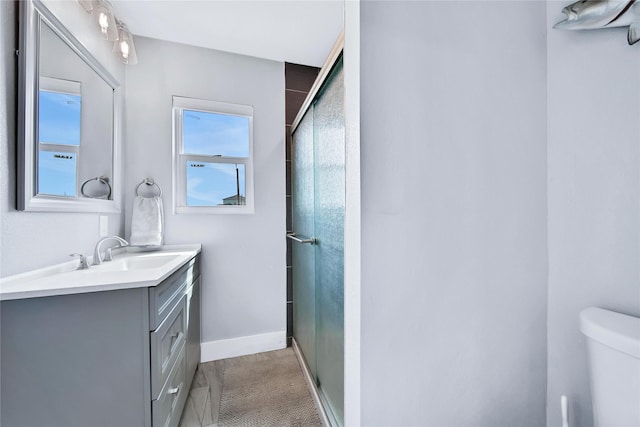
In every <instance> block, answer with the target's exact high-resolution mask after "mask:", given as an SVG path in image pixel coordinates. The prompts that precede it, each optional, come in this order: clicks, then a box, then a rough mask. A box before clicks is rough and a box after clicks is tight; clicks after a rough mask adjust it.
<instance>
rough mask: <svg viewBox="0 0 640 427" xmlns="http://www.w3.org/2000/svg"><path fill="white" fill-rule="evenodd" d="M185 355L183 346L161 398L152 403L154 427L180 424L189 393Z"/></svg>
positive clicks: (172, 426) (169, 426) (173, 426)
mask: <svg viewBox="0 0 640 427" xmlns="http://www.w3.org/2000/svg"><path fill="white" fill-rule="evenodd" d="M184 354H185V351H184V345H183V346H182V349H181V351H180V353H179V357H178V359H177V361H176V363H175V364H174V365H173V369H172V370H171V374H170V375H169V378H168V380H167V382H166V383H165V384H164V387H163V388H162V391H161V393H160V396H158V399H156V400H154V401H153V402H152V403H151V406H152V407H151V412H152V421H153V422H152V425H153V426H154V427H176V426H177V425H178V423H179V422H180V416H181V415H182V408H183V406H184V402H185V401H186V398H187V393H188V391H189V390H187V387H186V377H185V360H184Z"/></svg>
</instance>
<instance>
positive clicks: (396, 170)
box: [360, 1, 547, 427]
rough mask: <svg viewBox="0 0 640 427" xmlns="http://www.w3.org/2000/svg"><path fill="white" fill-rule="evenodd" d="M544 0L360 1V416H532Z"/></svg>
mask: <svg viewBox="0 0 640 427" xmlns="http://www.w3.org/2000/svg"><path fill="white" fill-rule="evenodd" d="M545 13H546V9H545V3H544V2H485V1H481V2H477V1H456V2H449V1H429V2H411V1H409V2H363V3H362V4H361V22H360V25H361V64H360V66H361V68H360V69H361V77H360V78H361V112H362V113H361V114H362V115H361V135H362V145H361V152H362V158H361V161H362V350H361V355H362V359H361V360H362V366H361V368H362V425H366V426H369V427H371V426H388V425H397V426H419V425H420V426H505V425H517V426H527V425H528V426H541V425H544V423H545V391H546V299H547V289H546V273H547V251H546V245H547V239H546V234H547V229H546V67H545V61H546V57H545V33H546V31H545V24H546V19H545Z"/></svg>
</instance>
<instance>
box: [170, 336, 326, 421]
mask: <svg viewBox="0 0 640 427" xmlns="http://www.w3.org/2000/svg"><path fill="white" fill-rule="evenodd" d="M254 426H255V427H258V426H260V427H262V426H274V427H276V426H277V427H316V426H317V427H321V426H322V422H321V421H320V417H319V415H318V412H317V409H316V407H315V405H314V403H313V400H312V397H311V394H310V392H309V389H308V387H307V383H306V382H305V379H304V376H303V373H302V369H301V368H300V365H299V364H298V360H297V358H296V356H295V354H294V352H293V349H291V348H286V349H283V350H276V351H271V352H266V353H258V354H254V355H249V356H241V357H235V358H231V359H224V360H218V361H215V362H207V363H201V364H200V365H199V366H198V370H197V371H196V375H195V378H194V380H193V384H192V386H191V391H190V392H189V397H188V398H187V402H186V404H185V409H184V412H183V413H182V419H181V420H180V427H254Z"/></svg>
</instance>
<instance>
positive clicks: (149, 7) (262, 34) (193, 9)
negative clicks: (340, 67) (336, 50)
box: [111, 0, 344, 67]
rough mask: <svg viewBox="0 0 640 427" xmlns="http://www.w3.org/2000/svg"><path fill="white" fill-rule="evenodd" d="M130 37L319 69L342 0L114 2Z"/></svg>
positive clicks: (338, 23)
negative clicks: (187, 45) (176, 43)
mask: <svg viewBox="0 0 640 427" xmlns="http://www.w3.org/2000/svg"><path fill="white" fill-rule="evenodd" d="M111 3H112V5H113V9H114V13H115V15H116V16H117V17H118V19H120V20H121V21H123V22H125V23H126V24H127V26H128V27H129V30H130V31H131V32H132V33H133V34H134V35H139V36H145V37H152V38H155V39H160V40H168V41H172V42H178V43H184V44H189V45H193V46H200V47H205V48H210V49H217V50H222V51H226V52H233V53H239V54H243V55H250V56H255V57H258V58H266V59H272V60H275V61H283V62H291V63H295V64H303V65H311V66H316V67H320V66H322V64H323V63H324V61H325V59H326V58H327V56H328V55H329V52H330V51H331V47H332V46H333V44H334V42H335V41H336V39H337V38H338V35H339V34H340V31H342V28H343V5H344V3H343V1H342V0H321V1H317V0H278V1H274V0H116V1H112V2H111Z"/></svg>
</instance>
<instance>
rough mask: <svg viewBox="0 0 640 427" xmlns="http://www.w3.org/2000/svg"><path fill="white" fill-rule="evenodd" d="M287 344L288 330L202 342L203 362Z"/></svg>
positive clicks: (281, 347) (273, 348)
mask: <svg viewBox="0 0 640 427" xmlns="http://www.w3.org/2000/svg"><path fill="white" fill-rule="evenodd" d="M286 346H287V333H286V331H280V332H269V333H266V334H259V335H249V336H246V337H238V338H230V339H227V340H219V341H209V342H203V343H202V344H200V353H201V356H200V359H201V362H203V363H204V362H211V361H214V360H220V359H227V358H229V357H237V356H246V355H248V354H255V353H262V352H263V351H272V350H280V349H283V348H285V347H286Z"/></svg>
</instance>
